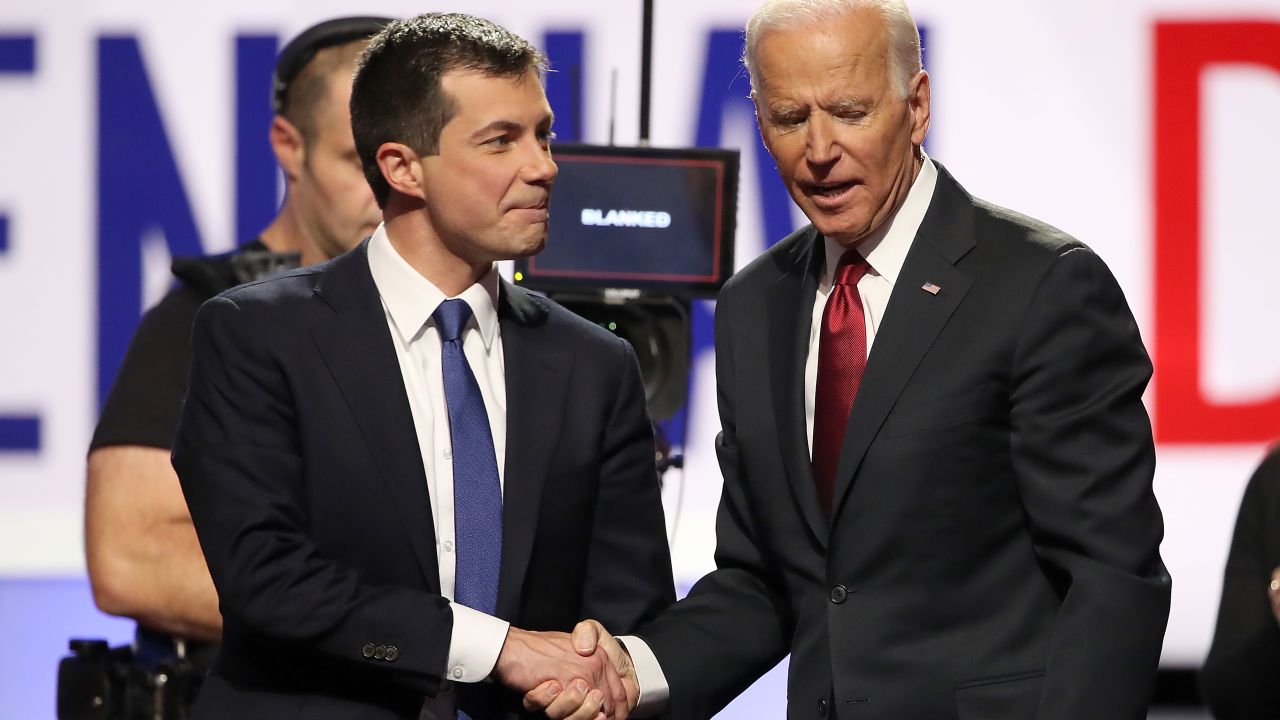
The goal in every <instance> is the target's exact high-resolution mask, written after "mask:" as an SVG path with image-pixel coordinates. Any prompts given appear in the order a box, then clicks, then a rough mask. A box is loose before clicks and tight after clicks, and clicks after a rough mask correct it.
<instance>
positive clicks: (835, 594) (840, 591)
mask: <svg viewBox="0 0 1280 720" xmlns="http://www.w3.org/2000/svg"><path fill="white" fill-rule="evenodd" d="M848 597H849V590H848V589H847V588H846V587H845V586H843V585H837V586H835V587H833V588H831V602H833V603H835V604H837V605H839V604H840V603H842V602H844V601H845V600H846V599H847V598H848ZM823 702H826V701H825V700H824V701H823Z"/></svg>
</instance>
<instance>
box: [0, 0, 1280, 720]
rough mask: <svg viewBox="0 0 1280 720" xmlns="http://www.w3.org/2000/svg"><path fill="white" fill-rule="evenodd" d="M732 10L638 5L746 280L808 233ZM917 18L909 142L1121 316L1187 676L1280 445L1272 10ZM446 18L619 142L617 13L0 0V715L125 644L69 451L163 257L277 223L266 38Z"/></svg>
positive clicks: (162, 279)
mask: <svg viewBox="0 0 1280 720" xmlns="http://www.w3.org/2000/svg"><path fill="white" fill-rule="evenodd" d="M753 7H754V3H753V2H751V1H750V0H703V1H702V2H699V3H688V2H670V1H660V2H658V3H657V13H656V33H655V53H654V55H655V57H654V76H653V142H654V144H657V145H662V146H691V145H699V146H723V147H735V148H741V150H742V157H743V172H742V181H741V202H740V206H739V207H740V210H739V216H738V228H739V236H738V243H737V252H738V264H739V266H741V265H742V264H743V263H745V262H746V261H747V260H749V259H750V258H752V257H753V256H755V255H756V254H757V253H759V252H760V251H761V249H762V248H764V247H765V246H767V244H769V243H771V242H773V241H775V240H776V239H778V238H779V237H781V236H782V235H784V234H785V233H787V232H788V231H790V230H791V229H793V228H794V227H796V226H797V225H798V224H800V223H801V222H803V218H802V217H801V216H800V214H799V213H798V212H797V211H796V209H795V208H794V207H793V206H792V204H791V202H790V200H789V199H788V198H787V197H786V195H785V192H783V190H782V188H781V185H780V184H779V182H778V180H777V179H776V176H775V171H774V169H773V167H772V165H771V163H770V162H769V159H768V157H767V156H766V155H765V153H764V152H763V149H762V148H761V146H760V143H759V140H758V137H757V135H756V131H755V127H754V124H753V119H752V114H751V106H750V103H749V102H748V101H747V99H746V94H747V84H746V81H745V77H744V74H743V72H742V70H741V68H740V65H739V62H738V56H739V53H740V50H741V43H742V38H741V28H742V26H743V23H744V21H745V19H746V17H747V16H748V14H749V13H750V11H751V10H752V9H753ZM913 8H914V10H915V12H916V16H917V19H918V20H919V22H920V24H921V25H922V27H923V28H924V30H925V36H926V40H925V48H926V63H927V66H928V69H929V71H930V73H931V75H932V77H933V88H934V95H933V97H934V105H933V126H932V131H931V132H930V135H929V140H928V149H929V152H930V153H931V154H932V155H933V157H935V158H936V159H938V160H939V161H941V162H943V163H945V164H946V165H947V167H948V168H949V169H950V170H951V171H952V172H953V173H954V174H955V176H956V177H957V178H959V179H960V181H961V182H962V183H964V184H965V186H966V187H967V188H968V189H969V190H970V191H972V192H973V193H975V194H977V195H979V196H981V197H983V198H986V199H989V200H991V201H993V202H995V203H998V204H1001V205H1006V206H1009V207H1012V208H1015V209H1017V210H1020V211H1022V212H1025V213H1028V214H1030V215H1033V216H1035V217H1037V218H1041V219H1043V220H1045V221H1047V222H1050V223H1052V224H1054V225H1057V226H1059V227H1061V228H1063V229H1065V230H1067V231H1068V232H1070V233H1072V234H1074V235H1076V236H1077V237H1079V238H1080V239H1082V240H1084V241H1085V242H1086V243H1088V244H1090V245H1091V246H1092V247H1094V248H1095V249H1096V250H1097V251H1098V252H1099V253H1100V254H1101V256H1102V257H1103V258H1104V259H1105V260H1106V261H1107V263H1108V264H1109V265H1110V266H1111V268H1112V270H1113V271H1114V272H1115V274H1116V276H1117V277H1118V278H1119V280H1120V283H1121V284H1122V285H1123V286H1124V289H1125V291H1126V292H1127V294H1128V298H1129V302H1130V304H1131V305H1132V307H1133V310H1134V312H1135V314H1136V315H1137V318H1138V321H1139V323H1140V324H1141V327H1142V332H1143V337H1144V338H1145V340H1146V342H1147V346H1148V347H1149V348H1150V350H1151V352H1152V355H1153V357H1154V359H1155V361H1156V367H1157V376H1156V380H1155V382H1154V384H1153V387H1152V389H1151V391H1150V392H1149V393H1148V396H1147V399H1148V402H1149V407H1150V410H1151V412H1152V415H1153V418H1154V421H1155V428H1156V437H1157V441H1158V443H1159V466H1158V469H1157V477H1156V491H1157V494H1158V495H1159V498H1160V502H1161V505H1162V507H1163V509H1164V513H1165V521H1166V525H1167V535H1166V539H1165V543H1164V548H1163V550H1164V557H1165V559H1166V561H1167V563H1168V566H1169V569H1170V571H1171V572H1172V574H1173V577H1174V595H1173V611H1172V616H1171V618H1170V621H1169V631H1168V635H1167V638H1166V642H1165V653H1164V663H1165V665H1166V666H1174V667H1191V666H1196V665H1198V664H1199V663H1200V662H1201V660H1202V659H1203V657H1204V654H1205V652H1206V650H1207V647H1208V643H1209V639H1210V637H1211V633H1212V621H1213V617H1214V613H1215V611H1216V607H1217V598H1218V592H1219V588H1220V583H1221V573H1222V567H1223V562H1224V559H1225V557H1226V550H1227V544H1228V540H1229V535H1230V531H1231V526H1232V522H1233V520H1234V517H1235V513H1236V508H1237V505H1238V502H1239V498H1240V495H1241V491H1242V489H1243V487H1244V483H1245V482H1246V480H1247V478H1248V476H1249V474H1250V471H1251V470H1252V468H1253V467H1254V465H1255V464H1256V463H1257V462H1258V460H1259V459H1260V458H1261V456H1262V454H1263V452H1264V450H1265V448H1266V444H1267V443H1268V442H1269V441H1271V440H1272V439H1273V438H1276V437H1277V436H1280V323H1277V322H1276V311H1277V307H1278V303H1277V302H1276V295H1277V292H1280V281H1278V279H1277V276H1276V268H1280V235H1278V233H1277V231H1276V230H1275V223H1274V218H1273V214H1274V212H1275V209H1276V198H1277V196H1280V180H1277V179H1276V172H1275V168H1276V167H1278V166H1280V134H1278V133H1276V132H1275V131H1274V129H1275V128H1276V127H1277V125H1280V0H1267V1H1265V2H1264V1H1262V0H1231V1H1230V2H1223V1H1222V0H1106V1H1105V2H1103V1H1100V0H1081V1H1080V2H1071V3H1063V2H1059V1H1057V0H970V1H969V2H964V3H956V2H954V1H949V0H918V1H917V2H915V3H914V5H913ZM464 9H465V10H467V11H469V12H473V13H478V14H482V15H485V16H488V17H490V18H492V19H494V20H496V21H498V22H500V23H502V24H504V25H507V26H508V27H510V28H511V29H513V30H515V31H516V32H518V33H520V34H522V35H524V36H526V37H528V38H530V39H532V40H533V41H534V42H536V43H537V44H539V45H541V46H542V47H544V48H545V49H546V50H547V52H548V53H549V54H550V56H551V58H552V60H553V62H554V64H555V68H556V72H555V73H554V74H552V75H551V76H550V77H549V79H548V94H549V95H550V97H551V99H552V103H553V105H554V106H555V111H556V114H557V116H558V119H557V128H556V129H557V132H558V133H559V135H560V137H561V138H562V139H576V140H583V141H588V142H597V143H601V142H605V141H607V139H608V132H609V127H610V125H611V107H610V98H611V97H612V96H613V94H612V93H611V83H613V82H615V80H616V88H617V92H616V98H617V99H616V107H615V108H613V109H614V110H616V141H617V142H618V143H619V144H631V143H634V142H635V141H636V140H637V135H638V125H639V123H638V120H637V112H638V107H639V101H638V92H639V68H640V61H639V59H640V19H641V9H640V3H639V2H634V3H600V2H596V1H594V0H591V1H588V0H551V1H549V2H543V3H511V2H502V1H500V0H468V1H467V2H465V3H457V4H452V5H450V4H445V3H441V2H437V1H435V0H429V1H428V2H425V3H409V2H392V1H375V2H361V3H349V2H348V3H344V2H335V1H333V0H321V1H314V0H313V1H311V2H296V1H295V2H255V1H252V0H224V1H223V2H220V3H196V4H193V3H163V2H157V1H155V0H152V1H151V2H140V1H138V0H117V1H116V2H111V3H93V2H73V1H71V0H51V1H50V2H43V3H17V2H8V3H4V4H3V5H0V307H2V308H3V312H0V637H3V638H5V642H4V643H3V649H2V650H0V717H4V718H8V717H22V718H31V717H51V716H52V709H51V708H52V671H53V666H52V663H53V659H54V658H55V657H56V656H57V655H58V654H59V652H60V651H61V646H62V644H63V643H64V641H65V638H66V636H67V635H68V634H72V633H79V634H84V633H92V632H104V633H107V634H109V635H111V636H113V637H122V636H123V635H125V634H127V630H126V627H127V626H124V625H122V624H110V623H107V622H106V621H105V620H104V619H102V618H100V617H97V616H96V615H95V613H94V611H93V610H92V608H91V605H90V602H89V599H88V595H87V592H86V591H85V589H84V585H83V576H84V562H83V552H82V531H81V503H82V499H83V487H84V454H85V448H86V446H87V444H88V441H89V437H90V433H91V430H92V428H93V424H94V420H95V417H96V415H97V411H98V408H99V406H100V404H101V401H102V398H103V397H104V395H105V393H106V391H107V388H108V386H109V383H110V381H111V378H112V376H113V373H114V372H115V369H116V367H117V365H118V363H119V361H120V359H121V356H122V354H123V352H124V349H125V347H126V344H127V341H128V338H129V336H130V333H131V331H132V329H133V328H134V326H135V324H136V322H137V320H138V317H139V314H140V313H141V312H142V311H143V309H144V308H146V307H147V306H148V305H149V304H150V303H153V302H154V301H155V300H156V299H157V298H158V297H159V296H160V295H161V294H162V293H163V291H164V290H165V288H166V286H167V285H168V283H169V277H168V274H167V271H166V268H167V265H168V260H169V257H170V256H171V255H174V254H194V253H201V252H216V251H223V250H227V249H229V248H231V247H232V246H233V245H235V244H236V243H238V242H241V241H244V240H246V239H248V238H251V237H252V236H253V235H254V234H255V233H256V231H257V230H258V229H259V228H261V227H262V226H263V225H264V224H265V223H266V221H267V220H268V219H269V218H270V216H271V215H272V212H273V210H274V207H275V205H276V202H277V198H278V195H279V192H280V181H279V178H278V175H277V172H276V170H275V168H274V164H273V161H272V158H271V155H270V152H269V149H268V146H267V144H266V128H267V123H268V121H269V119H270V109H269V106H268V85H269V75H270V70H271V66H272V62H273V58H274V54H275V52H276V51H277V49H278V47H279V46H280V44H281V43H282V41H283V40H285V39H287V38H288V37H289V36H291V35H292V34H293V33H295V32H297V31H298V30H299V29H301V28H303V27H305V26H306V25H308V24H310V23H312V22H314V21H317V20H320V19H323V18H326V17H330V16H335V15H344V14H365V13H374V12H376V13H385V14H389V15H404V14H412V13H417V12H421V11H425V10H464ZM713 310H714V307H713V305H712V304H711V303H705V304H702V305H700V306H699V307H698V308H697V311H696V313H695V318H694V332H695V346H696V357H695V359H694V364H693V367H694V369H695V371H694V373H693V376H692V378H691V387H690V391H691V405H690V408H689V410H688V414H687V420H688V422H687V437H686V444H685V454H686V457H687V461H686V464H685V469H684V471H683V473H679V472H673V473H672V474H670V475H669V476H668V481H667V484H666V488H665V491H664V494H665V496H666V498H665V499H666V501H667V510H668V519H669V524H670V525H671V530H672V541H673V548H674V551H675V566H676V573H677V576H678V580H679V581H680V583H681V584H682V585H683V586H684V587H687V586H688V584H690V583H691V582H692V581H694V580H695V579H696V578H698V577H699V576H700V575H701V574H702V573H704V572H705V571H707V570H708V569H709V568H710V567H711V566H712V560H711V556H712V551H713V549H714V532H713V516H714V510H715V506H716V503H717V501H718V498H719V494H720V477H719V472H718V470H717V467H716V463H715V460H714V453H713V451H712V439H713V437H714V435H715V432H716V430H717V426H718V423H717V419H716V417H715V403H714V388H713V377H712V371H711V368H712V363H713V359H712V352H711V348H710V342H709V338H710V318H711V315H712V312H713ZM939 480H940V481H945V478H940V479H939ZM15 638H22V641H20V642H19V641H16V640H15ZM24 702H25V703H27V704H26V705H24V704H23V703H24ZM782 703H783V691H782V687H781V685H780V684H779V681H778V679H777V675H776V674H775V676H774V680H773V684H772V685H767V686H766V689H765V690H760V691H757V695H756V696H755V697H754V699H753V708H748V707H746V706H745V704H743V703H740V704H738V705H736V706H734V708H733V709H731V711H730V712H729V713H727V714H729V715H734V716H736V717H779V716H780V710H779V708H780V707H781V705H782Z"/></svg>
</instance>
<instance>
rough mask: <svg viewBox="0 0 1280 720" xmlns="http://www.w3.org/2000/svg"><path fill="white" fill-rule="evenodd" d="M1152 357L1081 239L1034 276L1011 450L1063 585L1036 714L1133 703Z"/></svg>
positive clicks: (1143, 698)
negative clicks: (1038, 277) (1147, 394)
mask: <svg viewBox="0 0 1280 720" xmlns="http://www.w3.org/2000/svg"><path fill="white" fill-rule="evenodd" d="M1150 376H1151V363H1150V360H1149V359H1148V357H1147V354H1146V350H1145V349H1144V348H1143V345H1142V339H1141V337H1140V336H1139V334H1138V329H1137V325H1136V323H1135V322H1134V320H1133V316H1132V314H1131V313H1130V311H1129V308H1128V306H1127V304H1126V303H1125V300H1124V296H1123V294H1122V293H1121V291H1120V288H1119V286H1118V284H1117V283H1116V282H1115V279H1114V278H1113V277H1112V276H1111V274H1110V272H1109V271H1108V270H1107V268H1106V266H1105V265H1103V263H1102V261H1101V260H1100V259H1099V258H1098V256H1097V255H1095V254H1094V253H1093V252H1092V251H1090V250H1089V249H1087V248H1084V247H1073V248H1070V249H1067V250H1066V251H1065V252H1063V253H1062V254H1061V255H1060V256H1059V257H1058V258H1057V259H1056V260H1055V262H1054V264H1053V266H1052V267H1050V269H1049V270H1048V272H1047V273H1046V274H1045V276H1044V278H1043V279H1042V281H1041V284H1040V287H1039V288H1038V290H1037V292H1036V295H1035V297H1034V299H1033V301H1032V303H1031V306H1030V308H1029V310H1028V313H1027V315H1026V317H1025V318H1024V321H1023V325H1022V327H1021V330H1020V332H1019V339H1018V343H1017V348H1016V350H1015V355H1014V364H1013V375H1012V378H1011V384H1012V397H1011V404H1012V407H1011V419H1010V422H1011V447H1010V450H1011V453H1012V463H1013V470H1014V474H1015V477H1016V480H1017V483H1018V488H1019V492H1020V494H1021V497H1022V502H1023V505H1024V508H1025V511H1026V514H1027V519H1028V522H1029V524H1030V527H1031V534H1032V539H1033V542H1034V543H1035V551H1036V554H1037V556H1038V558H1039V561H1040V564H1041V566H1042V567H1043V568H1044V571H1045V573H1046V575H1047V577H1048V578H1049V580H1050V582H1052V583H1053V584H1054V586H1055V588H1057V590H1058V591H1059V593H1060V594H1061V595H1062V605H1061V609H1060V611H1059V614H1058V618H1057V621H1056V624H1055V627H1054V632H1053V641H1052V646H1051V650H1050V657H1049V660H1048V664H1047V667H1046V675H1045V685H1044V692H1043V695H1042V698H1041V702H1040V711H1039V717H1040V718H1042V719H1045V720H1048V719H1049V718H1061V719H1062V720H1069V719H1075V718H1084V717H1088V718H1135V717H1145V715H1146V711H1147V704H1148V702H1149V700H1150V695H1151V692H1152V688H1153V686H1154V683H1155V674H1156V670H1157V666H1158V664H1159V657H1160V648H1161V644H1162V640H1163V637H1164V629H1165V623H1166V622H1167V620H1168V615H1169V593H1170V579H1169V575H1168V573H1167V572H1166V570H1165V568H1164V564H1163V563H1162V562H1161V560H1160V554H1159V547H1160V540H1161V538H1162V536H1163V534H1164V526H1163V521H1162V519H1161V515H1160V509H1159V507H1158V506H1157V505H1156V500H1155V495H1154V494H1153V492H1152V478H1153V475H1154V471H1155V449H1154V443H1153V440H1152V435H1151V426H1150V422H1149V420H1148V418H1147V413H1146V409H1145V408H1144V407H1143V404H1142V393H1143V390H1144V388H1145V387H1146V385H1147V381H1148V380H1149V378H1150Z"/></svg>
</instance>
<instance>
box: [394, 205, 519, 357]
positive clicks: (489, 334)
mask: <svg viewBox="0 0 1280 720" xmlns="http://www.w3.org/2000/svg"><path fill="white" fill-rule="evenodd" d="M386 228H387V226H386V224H385V223H384V224H382V225H379V226H378V229H377V230H376V231H374V233H373V237H372V238H371V239H370V240H369V272H370V273H372V274H373V284H374V285H375V286H376V287H377V288H378V295H379V296H381V297H382V304H383V305H384V306H385V307H386V308H387V313H389V314H390V315H391V322H392V325H393V326H394V327H395V330H396V333H397V334H399V336H400V340H401V341H403V342H404V343H409V342H412V341H413V340H415V339H417V337H418V336H420V335H421V333H422V329H423V328H424V327H425V326H426V324H427V321H429V320H430V319H431V315H432V314H433V313H435V311H436V308H437V307H439V306H440V303H442V302H444V301H445V300H448V299H449V298H448V297H446V296H445V294H444V293H443V292H441V291H440V288H438V287H436V286H435V284H434V283H432V282H431V281H430V280H428V279H426V278H425V277H423V276H422V275H421V274H419V273H418V271H417V270H414V269H413V266H412V265H410V264H409V262H408V261H407V260H405V259H404V258H403V257H401V256H400V253H398V252H396V249H395V246H393V245H392V244H391V239H390V238H389V237H387V229H386ZM458 298H460V299H462V300H464V301H466V303H467V305H470V306H471V314H472V316H473V318H474V322H475V327H476V328H477V329H479V331H480V339H481V340H483V341H484V347H485V349H486V350H489V349H491V348H492V346H493V338H494V337H495V336H496V335H497V333H498V311H497V306H498V270H497V266H496V265H495V266H492V267H490V268H489V272H487V273H485V274H484V277H482V278H480V281H479V282H477V283H475V284H474V285H472V286H471V287H469V288H467V289H466V290H463V291H462V294H460V295H458ZM468 325H470V323H468Z"/></svg>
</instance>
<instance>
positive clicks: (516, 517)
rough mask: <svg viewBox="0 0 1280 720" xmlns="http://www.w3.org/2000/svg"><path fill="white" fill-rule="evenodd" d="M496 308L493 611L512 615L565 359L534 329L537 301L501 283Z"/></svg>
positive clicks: (557, 417) (564, 384) (557, 413)
mask: <svg viewBox="0 0 1280 720" xmlns="http://www.w3.org/2000/svg"><path fill="white" fill-rule="evenodd" d="M498 307H499V309H498V315H499V323H500V328H501V332H502V354H503V358H504V364H505V370H504V374H505V377H506V383H507V458H506V469H505V472H504V475H503V492H502V568H501V571H500V573H499V579H498V616H499V617H503V618H508V619H511V618H515V617H517V615H518V613H519V610H520V597H521V595H522V594H523V589H524V578H525V570H526V569H527V568H528V567H529V556H530V553H531V552H532V551H533V542H534V536H535V535H536V533H537V529H538V518H539V515H540V513H539V511H538V509H539V508H540V507H541V504H542V491H543V488H544V487H545V486H546V482H547V476H548V473H549V469H548V465H549V464H550V462H551V455H552V452H553V451H554V450H555V447H556V444H557V436H558V434H559V431H560V424H561V418H562V413H563V407H564V402H565V398H566V397H567V395H568V381H569V371H568V368H569V367H570V365H571V363H572V358H571V357H569V356H568V352H567V350H566V349H565V348H562V347H557V346H556V345H555V343H553V342H551V341H550V339H549V338H548V336H547V333H546V330H544V329H542V328H541V326H542V325H543V324H544V323H545V322H546V317H547V312H548V307H547V305H546V304H545V301H544V300H542V299H541V298H539V297H537V296H535V295H533V294H531V293H529V292H527V291H525V290H523V289H521V288H516V287H513V286H511V285H510V284H508V283H506V282H505V281H504V282H503V283H502V284H501V290H500V293H499V306H498Z"/></svg>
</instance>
